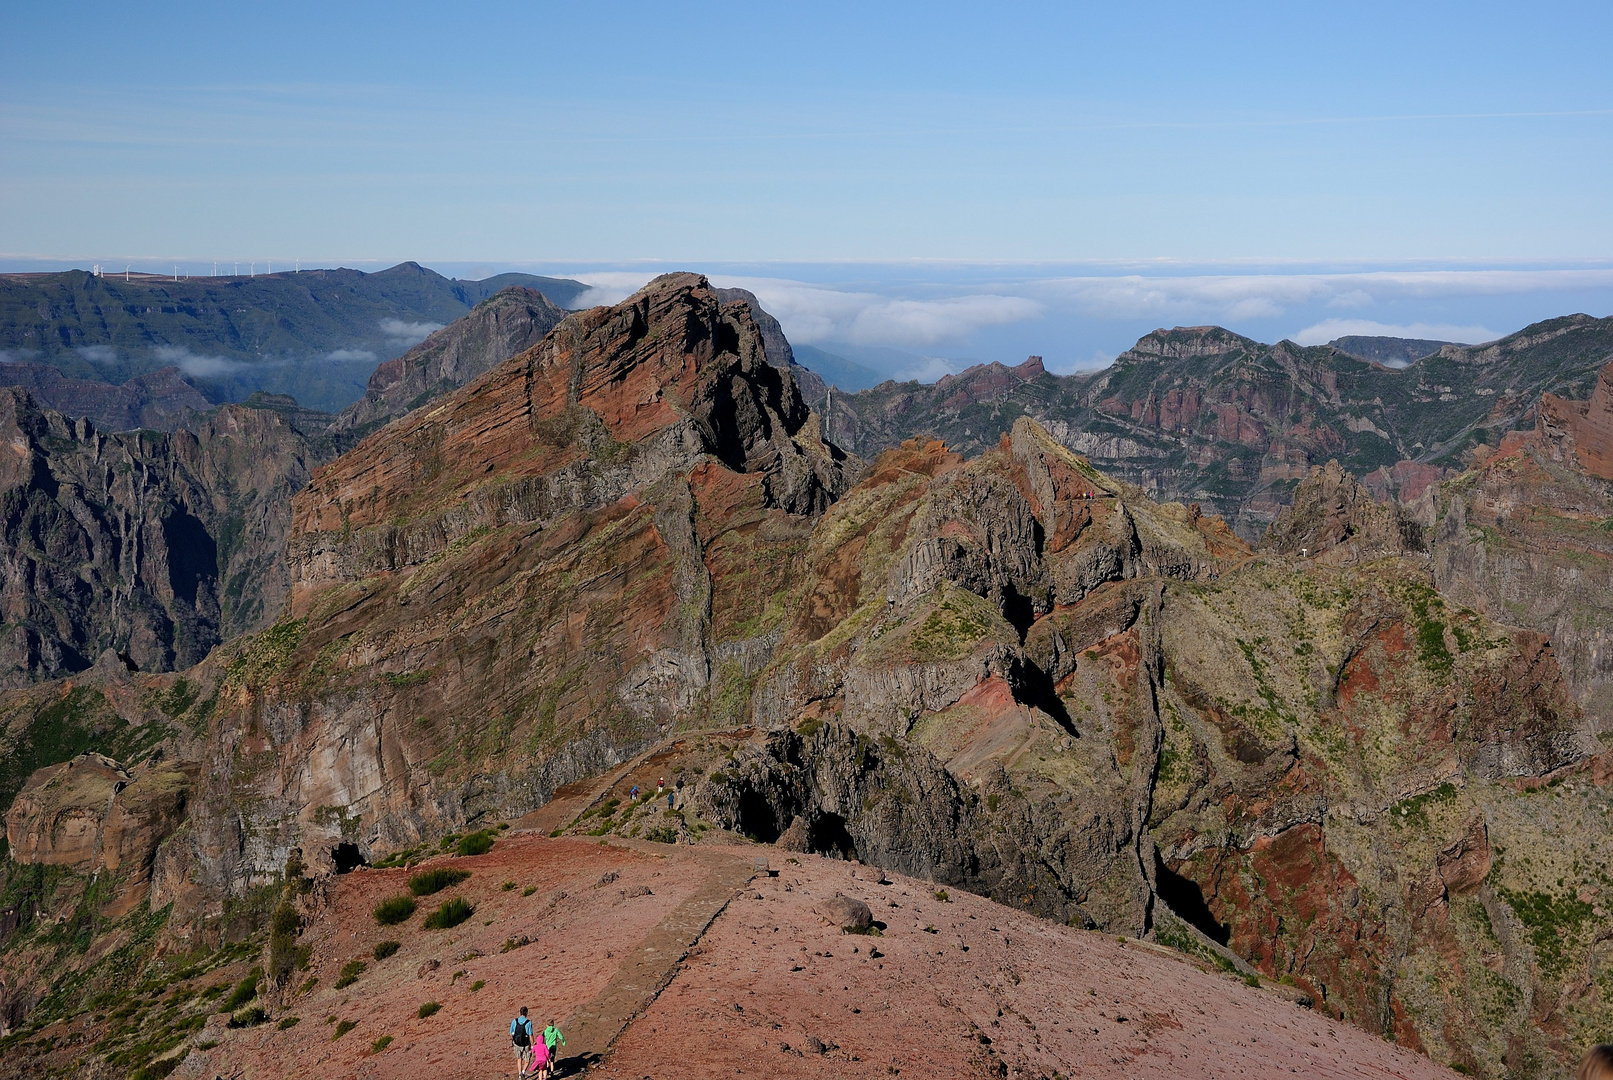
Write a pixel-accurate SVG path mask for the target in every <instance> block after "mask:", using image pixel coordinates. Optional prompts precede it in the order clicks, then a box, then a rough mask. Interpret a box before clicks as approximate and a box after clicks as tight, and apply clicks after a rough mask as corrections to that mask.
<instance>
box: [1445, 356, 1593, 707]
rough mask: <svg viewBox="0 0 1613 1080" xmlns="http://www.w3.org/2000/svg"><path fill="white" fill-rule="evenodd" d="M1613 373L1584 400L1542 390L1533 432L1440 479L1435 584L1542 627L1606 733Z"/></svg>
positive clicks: (1492, 612) (1511, 619)
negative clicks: (1449, 478)
mask: <svg viewBox="0 0 1613 1080" xmlns="http://www.w3.org/2000/svg"><path fill="white" fill-rule="evenodd" d="M1610 379H1613V371H1610V370H1609V369H1608V368H1603V370H1602V374H1601V376H1600V377H1599V379H1598V380H1597V384H1596V386H1595V388H1594V390H1593V391H1592V394H1591V397H1590V398H1589V399H1588V400H1586V401H1573V400H1568V399H1564V398H1558V397H1556V396H1554V395H1550V394H1547V395H1544V396H1543V397H1542V399H1541V402H1540V409H1539V412H1538V414H1537V417H1536V423H1535V427H1534V429H1533V430H1525V431H1518V432H1513V433H1511V434H1509V435H1508V436H1507V437H1506V439H1505V440H1503V442H1502V444H1501V447H1500V449H1499V450H1497V451H1496V452H1494V453H1492V454H1489V455H1486V456H1484V457H1483V458H1482V459H1481V460H1480V461H1479V462H1478V463H1477V464H1476V467H1475V468H1473V469H1472V470H1470V471H1468V472H1467V473H1464V474H1463V475H1462V476H1460V477H1458V478H1457V479H1455V480H1453V481H1451V482H1449V483H1447V484H1445V485H1444V486H1443V488H1442V489H1441V494H1440V500H1441V501H1440V504H1439V511H1440V515H1441V516H1440V520H1439V524H1438V527H1437V531H1436V532H1435V533H1434V545H1433V552H1434V560H1433V565H1434V577H1435V581H1436V582H1437V584H1438V586H1439V588H1440V591H1441V592H1443V593H1444V594H1445V595H1447V596H1449V597H1451V599H1452V600H1453V601H1455V602H1457V603H1461V604H1466V605H1468V606H1470V607H1473V608H1475V609H1477V610H1479V611H1482V612H1484V613H1486V614H1487V615H1489V616H1491V617H1492V618H1496V619H1500V620H1504V621H1506V622H1508V623H1512V624H1514V625H1518V626H1525V627H1529V628H1531V629H1534V630H1536V631H1538V632H1540V633H1542V634H1544V635H1545V636H1546V637H1547V638H1548V639H1549V641H1550V645H1551V650H1552V653H1553V655H1554V656H1555V657H1556V659H1557V662H1558V663H1560V664H1561V665H1562V668H1563V671H1564V674H1565V675H1566V677H1567V680H1568V684H1569V686H1570V688H1571V691H1572V694H1573V697H1574V698H1575V700H1576V701H1577V702H1578V704H1579V705H1580V706H1581V707H1582V708H1583V709H1584V710H1585V712H1586V714H1587V716H1588V718H1589V721H1590V723H1591V725H1592V727H1593V728H1594V729H1595V730H1596V731H1597V732H1599V733H1602V732H1613V652H1610V651H1609V650H1608V649H1607V647H1606V642H1605V639H1606V628H1607V627H1608V626H1609V625H1613V531H1610V530H1609V528H1608V522H1610V521H1613V484H1610V482H1609V481H1610V477H1609V476H1607V475H1604V474H1605V473H1607V472H1608V471H1609V468H1610V465H1609V462H1610V461H1613V458H1610V457H1609V454H1610V452H1613V393H1610V390H1613V388H1610Z"/></svg>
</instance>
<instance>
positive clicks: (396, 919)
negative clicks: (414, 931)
mask: <svg viewBox="0 0 1613 1080" xmlns="http://www.w3.org/2000/svg"><path fill="white" fill-rule="evenodd" d="M413 914H414V900H413V899H411V898H410V897H407V896H393V897H389V898H387V899H385V900H382V901H381V902H380V903H379V904H376V905H375V921H376V922H378V923H380V924H381V925H382V926H396V925H397V924H398V923H400V922H405V921H407V920H408V918H409V916H411V915H413Z"/></svg>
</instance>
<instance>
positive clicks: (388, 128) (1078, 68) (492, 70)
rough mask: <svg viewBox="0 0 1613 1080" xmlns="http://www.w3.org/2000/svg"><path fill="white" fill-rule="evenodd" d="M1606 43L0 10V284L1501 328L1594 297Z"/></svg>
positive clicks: (1142, 12)
mask: <svg viewBox="0 0 1613 1080" xmlns="http://www.w3.org/2000/svg"><path fill="white" fill-rule="evenodd" d="M1609 41H1613V5H1607V4H1589V3H1586V4H1549V3H1545V4H1533V5H1520V4H1505V5H1502V4H1471V3H1469V4H1406V3H1398V4H1370V3H1353V4H1349V5H1317V4H1294V3H1291V2H1290V3H1283V4H1214V5H1212V4H1157V5H1117V4H1113V3H1106V4H1101V5H1097V4H1094V5H1083V4H1056V5H1055V4H1047V5H1041V4H1021V5H1012V6H1009V5H978V4H977V5H949V4H936V3H927V4H922V5H919V4H914V5H900V4H884V5H880V4H868V3H861V4H834V3H815V4H811V5H805V4H792V5H772V4H768V5H762V4H756V5H733V6H726V7H722V6H696V7H690V6H688V5H673V4H665V3H662V4H592V5H568V6H565V7H560V6H552V5H545V4H483V5H475V6H471V5H443V4H432V5H415V4H407V3H403V4H399V3H393V4H387V5H361V4H342V5H331V4H323V5H297V4H276V5H273V6H268V5H229V6H225V5H195V6H170V5H163V4H148V5H138V6H137V5H128V4H119V5H100V4H94V3H90V4H75V5H40V4H34V5H27V4H10V5H6V6H5V7H4V9H3V10H0V263H3V264H4V265H7V266H11V267H16V268H20V267H23V266H28V265H46V264H47V263H54V262H57V261H63V262H73V263H86V264H87V263H88V262H90V261H101V262H108V263H110V262H115V261H119V260H133V261H135V263H136V265H137V266H138V265H145V266H147V267H148V268H152V269H156V268H166V267H167V266H169V265H172V264H173V263H175V262H180V263H183V264H184V265H185V267H186V269H188V270H190V271H191V272H205V271H207V270H209V269H210V267H211V261H212V260H214V259H220V260H225V261H226V263H227V264H233V261H234V260H237V259H240V260H243V261H244V260H250V259H258V260H268V259H271V258H272V259H277V260H282V265H284V264H286V263H289V262H290V260H293V259H298V258H300V259H303V260H304V261H305V262H307V263H315V264H320V265H331V264H337V263H340V264H345V265H354V266H361V267H366V268H368V267H373V266H382V265H389V264H391V263H393V262H396V261H400V260H402V259H416V260H418V261H421V262H423V263H426V264H428V265H433V266H437V267H439V268H445V269H450V270H452V269H455V268H467V267H470V268H475V267H482V268H487V269H502V268H506V267H512V266H521V267H530V268H533V269H540V270H570V271H572V272H576V273H579V274H587V273H594V274H596V275H598V276H599V283H600V286H601V289H602V292H601V295H605V294H606V293H609V292H610V291H612V290H613V289H619V288H620V287H622V285H623V283H624V282H627V281H628V280H629V279H630V278H631V277H632V275H634V274H637V275H639V276H640V277H642V276H644V275H645V274H647V273H648V272H650V271H652V270H655V269H660V268H670V267H685V266H687V267H694V268H698V269H706V270H708V271H710V272H712V273H714V274H716V275H718V276H723V275H726V276H728V277H731V278H734V279H736V280H737V279H745V280H748V281H760V282H769V283H774V284H772V285H770V286H769V288H771V289H772V291H773V293H774V294H775V296H777V297H779V299H778V300H775V301H774V302H775V303H776V304H779V305H782V306H783V307H785V308H787V309H788V314H789V317H788V318H786V319H785V324H786V329H787V330H791V331H792V333H793V334H795V335H797V336H803V335H804V339H805V338H811V339H813V340H817V341H818V342H819V343H820V344H823V345H824V346H825V347H829V346H831V345H834V344H835V343H836V342H839V343H843V344H846V345H848V346H850V345H855V344H858V343H864V344H880V345H887V346H891V347H895V348H901V349H906V350H908V351H911V352H914V353H917V354H922V355H934V356H939V357H942V358H944V362H947V363H950V362H953V361H956V360H958V359H959V358H990V359H1012V358H1013V354H1014V353H1016V352H1019V351H1038V352H1042V353H1043V354H1045V355H1048V356H1049V357H1050V358H1051V359H1052V360H1053V361H1054V363H1055V364H1056V365H1059V366H1063V367H1065V368H1068V367H1071V366H1078V365H1086V364H1090V363H1091V362H1092V360H1093V358H1094V357H1101V356H1102V355H1104V354H1108V355H1112V354H1113V352H1114V351H1117V347H1124V344H1125V343H1127V342H1128V341H1129V340H1130V339H1132V338H1135V337H1136V335H1137V333H1140V332H1142V331H1145V330H1147V329H1149V328H1151V327H1152V326H1153V325H1159V324H1162V323H1170V322H1191V321H1216V322H1224V323H1227V324H1228V325H1232V326H1233V327H1234V328H1235V329H1240V330H1243V331H1244V332H1249V333H1252V334H1255V335H1256V336H1265V337H1268V338H1270V337H1276V336H1291V335H1294V334H1299V333H1301V332H1303V331H1306V330H1307V329H1312V328H1314V327H1317V326H1320V325H1323V324H1328V320H1336V321H1338V322H1339V323H1340V324H1342V323H1345V322H1348V323H1351V324H1352V325H1358V324H1376V325H1382V326H1392V327H1418V326H1420V327H1423V328H1425V329H1426V328H1428V327H1443V328H1445V331H1446V332H1447V333H1453V334H1454V333H1455V332H1457V331H1462V332H1464V333H1466V334H1467V335H1468V336H1473V335H1476V334H1480V333H1481V332H1484V331H1494V332H1503V331H1507V330H1511V329H1515V328H1516V327H1517V326H1519V325H1522V323H1524V322H1527V321H1530V320H1531V319H1533V318H1539V317H1543V316H1545V315H1550V314H1556V313H1559V312H1561V311H1566V310H1590V311H1592V313H1593V314H1599V315H1602V314H1608V313H1609V311H1610V309H1613V304H1610V303H1609V299H1610V298H1613V280H1610V279H1608V278H1607V277H1605V276H1603V277H1599V276H1597V272H1598V271H1604V270H1607V269H1609V268H1613V199H1610V198H1609V195H1610V188H1613V184H1610V181H1609V177H1613V68H1610V66H1609V65H1608V64H1607V63H1606V57H1605V50H1606V45H1607V43H1608V42H1609ZM1495 270H1505V271H1509V272H1511V273H1512V275H1513V276H1512V277H1511V278H1509V279H1507V281H1506V282H1501V281H1500V280H1499V279H1495V278H1494V277H1493V276H1492V277H1488V278H1485V277H1469V278H1451V277H1450V275H1452V274H1461V273H1472V272H1476V271H1483V272H1489V271H1495ZM1384 272H1390V273H1392V274H1396V275H1401V277H1399V278H1389V277H1384V276H1383V273H1384ZM1415 273H1424V274H1430V273H1431V274H1434V275H1436V276H1434V277H1426V278H1422V279H1412V278H1407V277H1405V275H1408V274H1415ZM1352 274H1356V275H1359V274H1368V275H1377V276H1371V277H1363V278H1360V279H1359V280H1358V281H1346V280H1343V278H1341V275H1352ZM1565 274H1567V275H1568V276H1564V275H1565ZM1530 275H1533V276H1530ZM1554 275H1555V276H1554ZM1586 275H1590V276H1586ZM1295 276H1298V277H1299V278H1303V279H1304V282H1301V283H1299V284H1296V283H1294V282H1289V283H1286V284H1285V283H1282V282H1274V281H1272V280H1271V279H1272V278H1275V277H1295ZM1128 277H1130V278H1144V279H1149V281H1152V279H1155V278H1158V279H1160V280H1161V281H1162V282H1163V284H1159V283H1155V284H1150V283H1149V282H1147V281H1145V282H1144V283H1143V285H1141V286H1128V285H1126V284H1125V282H1124V281H1122V282H1120V283H1119V284H1110V285H1104V284H1103V283H1102V282H1098V283H1096V284H1094V283H1092V282H1090V281H1087V279H1093V278H1121V279H1123V278H1128ZM1189 278H1206V279H1214V280H1212V281H1199V282H1197V283H1196V284H1195V283H1194V282H1191V281H1186V280H1185V279H1189ZM1319 279H1326V280H1325V281H1321V282H1320V283H1318V281H1319ZM1358 286H1359V287H1358ZM826 291H827V292H831V293H835V294H845V295H846V296H850V297H851V298H852V299H850V300H846V299H844V298H843V297H839V296H838V295H837V296H833V297H826V296H822V295H818V294H819V293H823V292H826ZM758 292H759V293H763V298H764V300H767V299H769V297H768V295H767V294H766V290H764V289H758ZM787 293H788V294H790V295H791V296H793V299H785V294H787ZM859 297H861V298H862V299H857V298H859ZM870 297H871V298H873V299H871V300H870V299H868V298H870ZM859 305H860V306H859ZM828 309H833V310H832V311H831V312H830V314H829V315H827V316H825V315H824V311H825V310H828ZM814 310H816V311H817V315H816V316H814V315H813V314H812V313H813V311H814ZM852 311H855V313H854V314H847V312H852ZM836 312H838V313H839V314H835V313H836ZM782 317H784V315H783V314H781V318H782ZM881 320H883V323H881ZM792 323H793V324H794V325H793V326H792ZM1329 325H1331V324H1329ZM1134 331H1135V332H1134ZM1313 336H1314V335H1313Z"/></svg>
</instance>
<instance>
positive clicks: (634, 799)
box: [627, 784, 638, 802]
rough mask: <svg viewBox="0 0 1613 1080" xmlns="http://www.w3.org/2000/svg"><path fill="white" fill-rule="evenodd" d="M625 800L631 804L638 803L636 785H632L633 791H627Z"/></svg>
mask: <svg viewBox="0 0 1613 1080" xmlns="http://www.w3.org/2000/svg"><path fill="white" fill-rule="evenodd" d="M627 798H628V800H629V801H631V802H638V785H637V784H634V785H633V790H632V791H629V792H628V793H627Z"/></svg>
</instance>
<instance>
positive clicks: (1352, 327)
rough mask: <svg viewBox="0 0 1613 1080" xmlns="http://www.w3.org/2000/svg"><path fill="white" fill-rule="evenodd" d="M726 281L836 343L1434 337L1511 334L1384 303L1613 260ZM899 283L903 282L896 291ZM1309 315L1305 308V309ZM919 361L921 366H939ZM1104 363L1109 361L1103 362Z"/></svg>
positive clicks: (1610, 276)
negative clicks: (1033, 334)
mask: <svg viewBox="0 0 1613 1080" xmlns="http://www.w3.org/2000/svg"><path fill="white" fill-rule="evenodd" d="M572 276H574V277H576V278H577V279H578V280H580V281H582V282H584V283H585V284H587V285H588V286H589V289H588V291H587V292H585V293H583V294H582V295H581V296H580V297H579V298H578V300H577V301H576V303H577V304H578V306H591V305H595V304H614V303H619V302H620V301H622V300H624V299H626V298H627V297H628V296H630V295H632V294H633V293H634V292H635V291H637V290H638V289H640V288H642V287H643V286H644V284H645V283H646V282H648V281H649V280H650V279H651V278H653V277H654V276H655V274H654V273H651V272H646V271H642V270H638V271H600V272H585V273H579V274H574V275H572ZM712 281H713V283H714V284H717V285H719V286H729V287H732V286H738V287H741V288H746V289H749V290H750V291H751V292H753V293H755V294H756V296H757V298H758V299H760V300H761V302H762V306H763V307H764V308H766V309H767V310H768V312H770V313H771V314H772V315H773V316H774V317H776V318H777V319H778V320H779V322H780V323H781V324H782V325H783V327H784V332H785V334H786V335H787V336H788V337H789V339H790V340H791V341H792V342H795V343H797V344H807V345H811V344H822V345H824V346H825V347H828V348H830V349H831V351H832V349H833V346H834V345H835V344H836V343H840V344H847V345H861V346H884V347H889V348H895V349H903V350H911V351H919V352H922V351H925V350H929V349H934V348H936V347H941V346H945V347H950V348H954V349H955V348H959V347H966V346H965V343H966V342H967V340H968V338H969V336H970V335H971V334H972V333H973V332H974V331H977V330H980V329H983V328H986V327H992V326H1001V325H1005V324H1009V323H1017V322H1022V321H1026V320H1030V319H1035V318H1039V317H1043V316H1049V315H1056V314H1060V313H1063V314H1074V315H1079V316H1082V317H1085V318H1093V319H1104V320H1134V321H1135V320H1142V319H1149V320H1154V321H1155V322H1156V324H1157V325H1161V326H1171V325H1191V324H1194V323H1220V324H1222V325H1226V326H1230V327H1232V328H1233V329H1238V328H1239V327H1240V326H1246V325H1247V324H1249V323H1250V322H1252V321H1267V320H1273V319H1281V318H1283V317H1284V316H1285V315H1289V314H1290V313H1292V312H1294V311H1295V310H1296V309H1298V310H1300V311H1301V312H1302V313H1303V314H1304V315H1308V316H1309V318H1310V319H1312V320H1314V319H1315V318H1316V316H1317V314H1319V312H1318V310H1317V309H1322V310H1335V311H1339V312H1341V313H1343V312H1356V313H1359V314H1357V315H1355V316H1353V317H1352V316H1347V315H1343V314H1341V315H1340V316H1339V317H1335V318H1328V319H1323V320H1321V321H1316V322H1311V323H1310V324H1309V325H1306V326H1305V328H1304V329H1303V330H1300V331H1298V332H1297V333H1295V334H1293V335H1291V336H1292V337H1293V338H1294V340H1296V341H1299V342H1301V343H1307V344H1308V343H1315V342H1321V341H1329V340H1332V339H1333V338H1335V337H1341V336H1344V335H1346V334H1371V335H1382V336H1389V337H1416V338H1432V339H1438V340H1444V341H1460V342H1464V343H1470V344H1471V343H1478V342H1482V341H1491V340H1494V339H1495V338H1497V337H1499V336H1500V334H1499V333H1498V332H1497V331H1495V330H1493V329H1491V328H1490V327H1488V326H1484V325H1479V324H1477V323H1472V324H1448V323H1435V322H1422V321H1415V320H1413V321H1410V322H1407V323H1389V322H1382V321H1377V320H1373V319H1371V318H1369V317H1367V316H1368V314H1369V312H1370V310H1371V309H1372V308H1374V307H1376V306H1378V305H1385V304H1398V305H1400V308H1399V309H1398V310H1397V314H1398V313H1400V312H1401V311H1404V309H1405V305H1407V304H1416V303H1418V302H1419V301H1448V300H1459V299H1461V298H1482V297H1487V296H1506V295H1514V296H1517V295H1526V294H1531V293H1545V292H1569V291H1585V290H1607V289H1613V269H1602V268H1591V269H1575V270H1375V271H1362V272H1347V273H1295V274H1280V273H1249V274H1238V273H1222V274H1176V275H1170V274H1162V275H1150V274H1112V275H1092V276H1081V277H1040V278H1038V277H1029V278H1022V279H1018V280H1013V281H1008V280H1004V281H1002V282H995V283H985V284H981V283H975V284H970V285H958V286H955V289H956V295H950V296H948V295H944V292H945V291H946V287H945V286H941V285H937V286H931V287H929V289H927V290H926V291H930V292H933V293H941V294H943V295H933V296H929V297H924V298H914V297H912V296H899V295H888V294H883V293H877V292H870V291H866V289H855V290H853V289H841V288H835V287H833V286H829V285H819V284H813V283H810V282H803V281H796V280H791V279H787V278H762V277H731V276H727V275H721V274H719V275H715V276H713V277H712ZM895 291H896V290H895V289H893V290H892V292H895ZM1296 321H1297V320H1296ZM946 363H947V362H946V361H937V362H936V365H935V371H934V372H930V371H925V372H923V373H920V372H917V371H915V372H913V374H915V375H918V376H919V377H921V378H922V377H931V378H933V377H934V376H935V374H937V373H939V372H940V371H941V369H942V366H943V365H945V364H946ZM1099 366H1101V365H1099Z"/></svg>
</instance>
